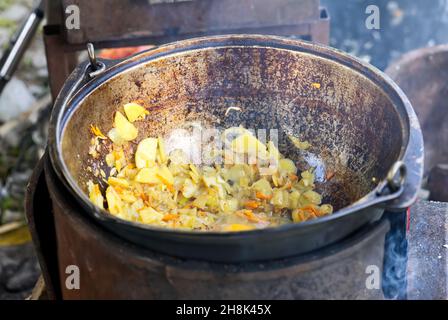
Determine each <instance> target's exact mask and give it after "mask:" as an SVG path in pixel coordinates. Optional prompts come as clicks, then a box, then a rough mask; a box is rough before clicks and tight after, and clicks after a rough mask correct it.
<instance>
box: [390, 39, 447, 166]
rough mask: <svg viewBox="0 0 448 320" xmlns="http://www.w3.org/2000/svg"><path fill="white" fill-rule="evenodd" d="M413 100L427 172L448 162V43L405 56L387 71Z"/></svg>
mask: <svg viewBox="0 0 448 320" xmlns="http://www.w3.org/2000/svg"><path fill="white" fill-rule="evenodd" d="M386 73H388V74H389V75H390V76H391V77H392V78H393V79H394V81H395V82H396V83H397V84H398V85H399V86H400V87H401V88H402V89H403V91H404V92H405V94H406V95H407V96H408V98H409V100H410V101H411V103H412V105H413V107H414V109H415V112H416V113H417V116H418V119H419V121H420V124H421V127H422V131H423V138H424V140H425V172H426V173H428V172H429V171H430V170H431V169H432V168H433V167H434V166H435V165H437V164H444V163H445V164H446V163H448V112H447V99H448V45H441V46H436V47H431V48H423V49H418V50H415V51H412V52H410V53H408V54H406V55H404V56H403V57H402V58H400V60H398V61H395V62H394V63H392V64H391V65H390V66H389V67H388V69H387V70H386Z"/></svg>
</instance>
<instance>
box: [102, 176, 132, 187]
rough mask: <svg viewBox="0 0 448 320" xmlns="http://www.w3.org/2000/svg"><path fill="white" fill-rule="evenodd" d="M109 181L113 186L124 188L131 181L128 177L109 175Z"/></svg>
mask: <svg viewBox="0 0 448 320" xmlns="http://www.w3.org/2000/svg"><path fill="white" fill-rule="evenodd" d="M107 183H108V184H109V185H111V186H118V187H123V188H127V187H129V182H128V181H127V180H126V179H121V178H115V177H109V179H107Z"/></svg>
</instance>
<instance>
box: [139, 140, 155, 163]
mask: <svg viewBox="0 0 448 320" xmlns="http://www.w3.org/2000/svg"><path fill="white" fill-rule="evenodd" d="M156 156H157V139H156V138H146V139H143V140H142V141H140V143H139V144H138V146H137V151H136V152H135V166H136V167H137V168H139V169H141V168H149V167H152V166H154V164H155V162H156Z"/></svg>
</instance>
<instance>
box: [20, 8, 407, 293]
mask: <svg viewBox="0 0 448 320" xmlns="http://www.w3.org/2000/svg"><path fill="white" fill-rule="evenodd" d="M160 2H164V1H153V0H138V1H131V0H108V1H106V0H98V1H81V0H48V3H47V21H48V24H47V26H46V27H45V29H44V33H45V44H46V50H47V60H48V68H49V75H50V85H51V90H52V94H53V97H55V96H56V95H57V93H58V92H59V90H60V88H61V86H62V84H63V83H64V81H65V79H66V78H67V76H68V75H69V74H70V72H71V71H72V70H73V68H74V67H75V65H76V64H77V61H76V51H78V50H80V49H83V48H84V47H85V43H87V42H93V43H95V45H96V47H97V48H106V47H123V46H131V45H142V44H155V45H157V44H161V43H165V42H169V41H173V40H179V39H184V38H188V37H193V36H199V35H206V34H223V33H262V34H274V35H283V36H290V37H297V38H302V39H306V40H311V41H316V42H320V43H324V44H327V43H328V40H329V17H328V13H327V12H326V10H325V9H323V8H320V7H319V0H296V1H290V0H278V1H275V2H272V1H270V0H258V1H255V0H244V1H242V0H238V1H237V0H194V1H182V2H180V1H174V3H173V1H169V2H170V3H160ZM69 4H76V5H78V7H79V8H80V12H81V30H66V29H65V28H64V8H66V6H67V5H69ZM124 12H126V14H124ZM235 13H236V14H235ZM148 17H149V18H148ZM118 20H119V21H120V24H111V23H110V21H118ZM81 210H82V209H81V208H80V207H79V206H78V204H77V203H76V201H75V200H74V199H72V198H71V196H70V195H69V194H68V193H67V192H66V191H65V190H64V188H63V187H62V186H61V185H60V182H59V181H58V180H57V179H56V178H55V175H54V172H53V170H52V168H51V165H50V164H49V160H48V158H47V156H45V157H44V158H43V159H42V160H41V162H40V164H39V165H38V166H37V167H36V169H35V172H34V175H33V177H32V179H31V182H30V184H29V186H28V190H27V201H26V211H27V217H28V220H29V225H30V229H31V232H32V235H33V241H34V243H35V246H36V248H37V252H38V256H39V260H40V263H41V267H42V271H43V276H44V279H45V282H46V285H47V291H48V295H49V297H50V298H53V299H79V298H86V299H88V298H101V299H105V298H113V299H120V298H123V299H129V298H143V299H196V298H197V299H281V298H289V299H325V298H326V299H329V298H331V299H336V298H341V299H383V298H390V297H393V298H403V297H404V292H405V288H406V283H405V280H404V279H405V277H403V275H402V270H404V269H405V268H406V259H405V252H406V242H405V225H406V223H405V221H406V219H405V217H406V214H405V213H403V214H397V213H394V214H391V215H390V216H391V217H393V220H392V221H391V222H390V221H389V219H388V218H387V216H388V215H385V216H383V218H382V219H381V220H380V221H377V222H375V223H374V224H371V225H369V226H368V227H366V228H363V229H362V230H359V231H357V232H356V233H355V234H352V235H351V236H350V237H348V238H346V239H344V240H343V241H340V242H338V243H336V244H333V245H331V246H329V247H326V248H324V249H322V250H319V251H318V252H312V253H310V254H306V255H303V256H298V257H290V258H288V259H283V260H275V261H263V262H259V263H253V262H252V263H244V264H220V263H211V262H207V261H196V260H195V261H193V260H185V259H178V258H175V257H169V256H165V255H162V254H158V253H156V252H153V251H150V250H148V249H143V248H140V247H137V246H136V245H133V244H131V243H128V242H127V241H125V240H123V239H120V238H118V237H117V236H114V235H112V234H110V233H109V232H107V231H106V230H104V229H102V228H101V227H99V226H98V225H96V224H95V223H94V222H93V221H91V220H90V219H89V218H87V217H86V215H83V214H82V213H81ZM391 226H392V229H391ZM390 239H392V240H393V243H394V244H396V243H399V245H398V247H397V246H394V247H393V248H391V247H390V246H389V245H388V244H389V243H390V242H391V241H388V240H390ZM389 250H393V251H394V254H393V255H389V254H388V251H389ZM397 253H398V256H400V257H404V259H396V257H397ZM391 256H393V257H394V259H392V260H391V259H389V258H390V257H391ZM397 261H398V262H399V263H398V264H397ZM71 265H75V266H77V267H78V268H79V271H80V288H79V289H74V290H73V289H69V288H68V287H67V286H66V278H67V276H68V275H67V273H66V271H67V267H68V266H71ZM375 272H377V273H379V274H380V275H381V274H383V276H380V278H382V279H383V281H382V285H380V286H378V285H377V284H375V283H372V280H371V278H369V276H372V275H373V274H374V273H375ZM397 275H398V276H397ZM389 280H391V281H389Z"/></svg>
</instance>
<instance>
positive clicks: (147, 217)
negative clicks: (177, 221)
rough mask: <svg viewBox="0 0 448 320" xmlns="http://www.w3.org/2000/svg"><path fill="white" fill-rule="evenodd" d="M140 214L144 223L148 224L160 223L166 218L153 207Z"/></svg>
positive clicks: (141, 211)
mask: <svg viewBox="0 0 448 320" xmlns="http://www.w3.org/2000/svg"><path fill="white" fill-rule="evenodd" d="M139 214H140V219H141V220H142V222H143V223H146V224H151V223H160V221H161V220H162V218H163V216H164V215H163V214H162V213H160V212H157V211H156V210H154V209H153V208H151V207H149V208H145V209H143V210H140V211H139Z"/></svg>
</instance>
